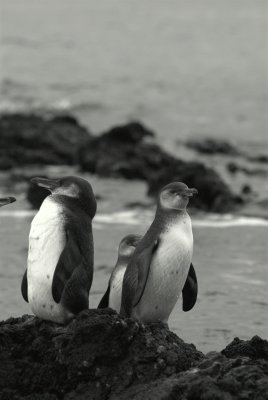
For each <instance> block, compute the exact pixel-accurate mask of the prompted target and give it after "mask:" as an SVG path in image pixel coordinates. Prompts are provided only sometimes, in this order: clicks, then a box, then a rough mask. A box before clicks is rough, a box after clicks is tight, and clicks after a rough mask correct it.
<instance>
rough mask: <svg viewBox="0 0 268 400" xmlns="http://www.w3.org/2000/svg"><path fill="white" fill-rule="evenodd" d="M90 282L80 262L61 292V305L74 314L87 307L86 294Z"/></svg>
mask: <svg viewBox="0 0 268 400" xmlns="http://www.w3.org/2000/svg"><path fill="white" fill-rule="evenodd" d="M91 283H92V274H91V277H90V279H89V275H88V273H87V271H86V269H85V266H83V265H82V264H80V265H79V266H78V267H76V268H75V269H74V271H73V273H72V276H71V278H70V279H69V280H68V282H67V283H66V286H65V288H64V291H63V293H62V298H61V303H62V305H63V306H64V307H65V308H67V309H68V310H69V311H71V312H72V313H74V314H77V313H79V312H80V311H82V310H85V309H87V308H88V295H89V290H90V287H91Z"/></svg>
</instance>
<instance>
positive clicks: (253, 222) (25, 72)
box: [0, 0, 268, 351]
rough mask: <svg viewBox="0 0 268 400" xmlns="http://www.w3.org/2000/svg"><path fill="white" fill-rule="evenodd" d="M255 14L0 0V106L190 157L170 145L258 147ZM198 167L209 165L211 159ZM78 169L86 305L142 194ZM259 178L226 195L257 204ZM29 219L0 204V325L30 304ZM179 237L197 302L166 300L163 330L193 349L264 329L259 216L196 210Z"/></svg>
mask: <svg viewBox="0 0 268 400" xmlns="http://www.w3.org/2000/svg"><path fill="white" fill-rule="evenodd" d="M266 11H267V5H266V1H265V0H255V1H254V2H253V1H251V0H226V1H224V2H223V1H221V0H202V1H197V0H195V1H194V0H188V1H186V0H176V1H175V0H167V1H165V2H163V1H160V0H154V1H153V0H143V1H142V2H140V3H137V2H134V1H124V0H109V1H107V0H106V1H101V2H97V1H93V0H87V1H83V0H76V1H75V2H74V1H70V0H46V1H42V2H37V1H36V0H23V1H22V0H0V18H1V19H0V40H1V50H0V57H1V58H0V111H1V112H2V113H8V112H14V111H25V112H28V111H32V110H35V111H39V112H40V110H41V111H42V110H50V111H57V112H59V111H63V112H70V113H71V114H73V115H75V116H76V117H78V119H79V120H80V121H81V122H82V123H83V124H84V125H85V126H86V127H87V128H89V129H90V130H91V131H92V132H93V133H95V134H98V133H100V132H103V131H104V130H106V129H108V128H111V127H112V126H114V125H118V124H121V123H124V122H126V121H129V120H139V121H142V122H143V123H145V124H146V125H147V126H148V127H150V128H151V129H152V130H153V131H154V132H155V133H156V135H157V140H158V142H159V143H160V144H161V145H162V146H163V147H164V148H165V149H167V150H169V151H170V152H172V153H173V154H175V155H177V156H179V157H182V158H185V159H188V158H190V159H195V158H196V157H197V156H196V153H193V152H192V153H191V152H190V151H188V150H186V149H185V147H182V146H180V145H179V143H180V142H182V141H184V140H187V139H189V138H202V137H213V138H219V139H228V140H230V141H231V143H233V144H234V145H236V146H237V147H238V148H240V149H244V150H245V151H247V152H248V153H250V154H259V153H261V154H267V151H268V135H267V134H268V132H267V117H266V111H267V63H266V60H265V58H266V55H267V35H266V34H267V19H266V17H265V13H266ZM265 32H266V34H265ZM200 157H201V156H200ZM202 157H203V158H202V160H204V156H202ZM208 163H210V165H212V166H214V167H217V168H219V169H221V158H220V157H219V156H216V157H212V158H210V160H209V161H208ZM48 170H49V168H48ZM52 170H53V171H52V173H53V174H54V175H57V174H59V175H66V174H69V173H70V168H67V167H66V168H64V167H53V168H52ZM49 171H50V172H51V170H49ZM43 172H46V171H43ZM71 173H74V174H75V173H76V174H79V172H78V171H76V170H75V169H72V170H71ZM1 174H4V173H2V172H1ZM222 174H223V176H224V174H226V172H223V171H222ZM80 175H81V173H80ZM83 176H84V177H86V178H88V179H89V180H90V182H91V183H92V185H93V188H94V190H95V192H96V193H97V194H99V195H100V196H101V198H102V200H101V201H100V202H99V204H98V214H97V216H96V218H95V223H94V238H95V247H96V255H95V260H96V261H95V264H96V266H95V277H94V283H93V287H92V290H91V293H90V306H91V307H95V306H97V304H98V302H99V300H100V298H101V296H102V293H104V291H105V289H106V285H107V283H108V279H109V275H110V272H111V269H112V267H113V265H114V263H115V261H116V257H117V247H118V243H119V241H120V239H121V238H122V237H123V235H125V234H128V233H131V232H133V233H135V232H136V233H144V232H145V231H146V229H147V227H148V225H149V224H150V222H151V221H152V218H153V212H154V209H153V208H149V209H146V210H144V209H142V210H141V209H136V210H135V209H134V210H128V209H126V207H125V204H126V203H128V202H130V201H132V202H133V201H145V200H146V198H145V192H146V190H145V185H144V184H143V183H140V182H136V181H123V180H120V179H118V180H115V179H100V178H97V177H95V176H94V177H93V176H90V175H87V174H84V175H83ZM267 176H268V175H267V174H266V175H265V174H262V175H261V176H254V177H252V176H241V175H238V176H236V178H232V180H230V177H228V176H227V175H226V179H227V180H228V179H229V184H231V185H233V186H234V189H235V188H236V187H241V185H242V184H246V183H248V182H249V181H250V184H251V185H252V186H253V188H254V190H255V191H257V192H258V193H259V194H261V196H262V197H263V200H265V199H267V198H268V187H267ZM0 189H1V190H2V192H5V189H4V188H0ZM9 194H10V195H12V193H9ZM33 215H34V211H32V210H31V209H30V206H29V205H28V203H27V202H26V200H25V193H24V192H22V193H21V196H18V201H17V203H14V204H13V205H10V206H7V207H5V208H3V209H1V210H0V255H1V257H0V319H5V318H8V317H10V316H11V315H12V316H19V315H21V314H22V313H29V312H30V310H29V308H28V305H27V304H26V303H24V301H23V299H22V297H21V294H20V280H21V277H22V274H23V272H24V269H25V267H26V262H27V245H28V244H27V240H28V233H29V229H30V222H31V219H32V217H33ZM193 231H194V238H195V247H194V260H193V262H194V265H195V268H196V271H197V274H198V280H199V299H198V303H197V304H196V306H195V308H194V309H193V310H192V311H191V312H189V313H183V312H182V310H181V303H180V302H179V303H178V305H177V306H176V307H175V309H174V311H173V313H172V315H171V318H170V328H171V329H172V330H173V331H175V332H176V333H177V334H178V335H179V336H180V337H182V339H184V340H185V341H187V342H193V343H194V344H195V345H196V346H197V347H198V348H199V349H200V350H203V351H209V350H219V349H221V348H223V346H224V345H225V344H227V343H228V342H230V340H231V339H232V338H233V337H235V336H239V337H240V338H242V339H247V338H250V337H251V336H252V335H254V334H258V335H260V336H262V337H267V336H268V326H267V325H268V324H267V322H268V321H267V315H268V314H267V311H268V298H267V281H268V279H267V260H268V250H267V237H268V220H267V219H265V218H264V215H263V218H261V217H260V216H259V215H258V218H248V217H243V216H240V217H236V218H234V217H232V216H230V215H225V216H221V217H220V216H217V215H206V214H201V213H200V215H198V214H197V215H194V216H193Z"/></svg>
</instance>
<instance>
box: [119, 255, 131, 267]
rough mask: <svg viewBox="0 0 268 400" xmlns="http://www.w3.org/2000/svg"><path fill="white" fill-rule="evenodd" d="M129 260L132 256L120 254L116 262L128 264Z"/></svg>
mask: <svg viewBox="0 0 268 400" xmlns="http://www.w3.org/2000/svg"><path fill="white" fill-rule="evenodd" d="M129 260H130V257H129V256H125V255H122V254H120V255H119V256H118V259H117V263H116V264H117V265H122V264H128V262H129Z"/></svg>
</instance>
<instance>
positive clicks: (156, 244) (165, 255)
mask: <svg viewBox="0 0 268 400" xmlns="http://www.w3.org/2000/svg"><path fill="white" fill-rule="evenodd" d="M196 193H197V190H196V189H189V188H188V187H187V186H186V185H185V184H184V183H181V182H173V183H170V184H169V185H167V186H165V187H164V188H163V189H162V190H161V192H160V194H159V196H158V204H157V210H156V215H155V219H154V221H153V223H152V225H151V226H150V228H149V230H148V231H147V233H146V234H145V236H144V237H143V238H142V240H141V241H140V242H139V244H138V246H137V248H136V250H135V252H134V255H133V257H132V258H131V261H130V263H129V264H128V266H127V269H126V272H125V275H124V280H123V289H122V306H121V311H120V312H121V314H123V315H126V316H131V317H135V318H137V319H138V320H140V321H141V322H143V323H149V322H157V321H161V322H163V323H167V321H168V318H169V316H170V314H171V312H172V310H173V308H174V306H175V304H176V302H177V300H178V298H179V296H180V294H181V292H182V297H183V310H184V311H189V310H190V309H191V308H192V307H193V306H194V304H195V302H196V298H197V279H196V275H195V271H194V267H193V265H192V263H191V262H192V255H193V233H192V225H191V219H190V217H189V215H188V213H187V211H186V207H187V204H188V202H189V197H191V196H193V195H194V194H196Z"/></svg>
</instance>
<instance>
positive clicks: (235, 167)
mask: <svg viewBox="0 0 268 400" xmlns="http://www.w3.org/2000/svg"><path fill="white" fill-rule="evenodd" d="M226 167H227V170H228V171H229V172H230V173H231V174H236V173H238V172H242V173H243V174H245V175H249V176H256V175H258V176H267V175H268V170H266V169H262V168H254V169H252V168H247V167H244V166H242V165H239V164H237V163H235V162H233V161H231V162H229V163H227V165H226Z"/></svg>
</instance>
